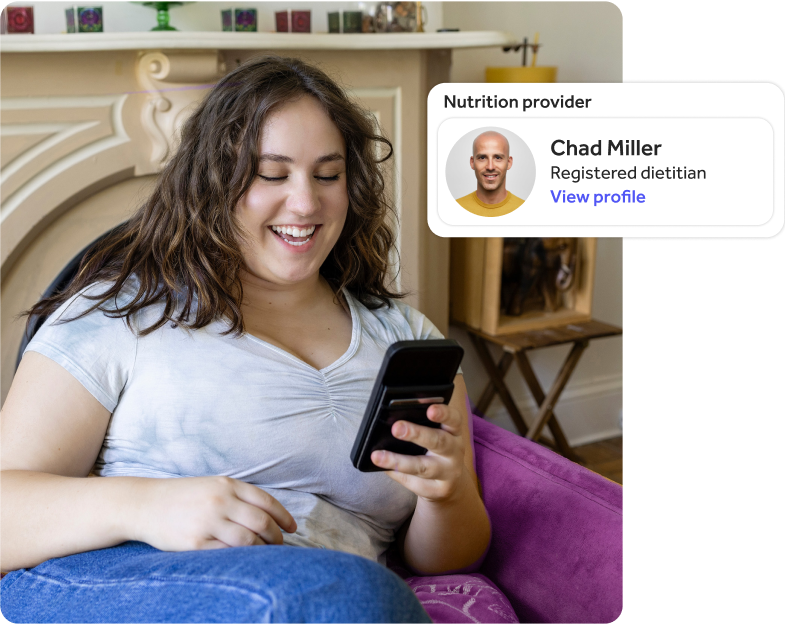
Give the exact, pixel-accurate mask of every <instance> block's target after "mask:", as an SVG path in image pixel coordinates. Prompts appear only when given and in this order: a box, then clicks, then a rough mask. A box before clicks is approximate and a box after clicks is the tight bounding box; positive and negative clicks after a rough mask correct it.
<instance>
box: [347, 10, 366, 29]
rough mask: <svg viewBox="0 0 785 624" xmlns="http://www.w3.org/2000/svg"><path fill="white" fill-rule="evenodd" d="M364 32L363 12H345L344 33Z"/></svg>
mask: <svg viewBox="0 0 785 624" xmlns="http://www.w3.org/2000/svg"><path fill="white" fill-rule="evenodd" d="M362 31H363V13H362V11H344V12H343V32H345V33H361V32H362Z"/></svg>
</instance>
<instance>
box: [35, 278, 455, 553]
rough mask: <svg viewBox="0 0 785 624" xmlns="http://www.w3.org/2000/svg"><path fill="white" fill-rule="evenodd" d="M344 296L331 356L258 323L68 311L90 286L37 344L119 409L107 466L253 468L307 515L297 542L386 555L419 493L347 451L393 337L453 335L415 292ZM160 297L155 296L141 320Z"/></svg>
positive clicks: (198, 471) (103, 457)
mask: <svg viewBox="0 0 785 624" xmlns="http://www.w3.org/2000/svg"><path fill="white" fill-rule="evenodd" d="M91 288H92V289H99V286H97V285H95V286H93V287H91ZM94 292H98V290H96V291H94ZM125 296H128V295H127V294H125V295H123V296H122V297H121V299H123V298H125ZM345 296H346V300H347V302H348V305H349V309H350V311H351V317H352V339H351V344H350V345H349V348H348V350H347V351H346V353H344V354H343V355H342V356H341V357H340V358H338V360H337V361H335V362H334V363H332V364H331V365H329V366H327V367H326V368H323V369H321V370H316V369H315V368H313V367H312V366H310V365H308V364H306V363H305V362H303V361H302V360H300V359H298V358H296V357H294V356H293V355H291V354H289V353H287V352H286V351H284V350H282V349H279V348H278V347H275V346H273V345H271V344H269V343H267V342H265V341H263V340H260V339H259V338H256V337H254V336H252V335H250V334H244V335H242V336H240V337H233V336H231V335H222V333H221V332H224V331H226V329H227V328H228V327H229V324H228V322H226V321H216V322H213V323H212V324H210V325H208V326H207V327H204V328H202V329H200V330H196V331H187V330H183V329H179V328H176V327H172V326H171V325H170V324H167V325H165V326H164V327H162V328H161V329H158V330H156V331H154V332H153V333H151V334H149V335H147V336H142V337H138V336H137V335H136V333H135V332H134V331H132V330H131V329H129V327H128V326H127V325H126V323H125V320H124V319H118V318H110V317H107V316H106V315H105V314H103V313H102V312H100V311H98V312H92V313H90V314H88V315H87V316H85V317H83V318H81V319H78V320H75V321H72V322H68V323H56V322H55V321H56V320H57V319H59V318H60V317H61V316H62V317H63V318H72V317H73V316H76V315H77V314H78V313H79V312H81V311H83V310H85V309H86V308H87V307H88V306H89V305H92V303H93V302H91V301H87V300H85V299H84V298H83V297H80V296H78V295H77V296H76V297H75V298H74V299H72V300H71V301H69V302H67V303H65V304H64V305H63V306H62V307H61V308H60V309H59V310H58V311H57V312H56V313H54V314H53V315H52V316H51V317H50V318H49V319H48V320H47V322H46V323H45V324H44V325H43V327H42V328H41V329H40V330H39V331H38V333H37V334H36V335H35V338H34V339H33V340H32V342H31V343H30V345H29V346H28V347H27V349H28V350H30V351H37V352H38V353H41V354H43V355H45V356H47V357H48V358H50V359H52V360H54V361H55V362H57V363H58V364H60V365H61V366H63V367H64V368H65V369H66V370H68V371H69V372H70V373H71V374H72V375H73V376H74V377H75V378H76V379H77V380H79V382H80V383H81V384H82V385H83V386H84V387H85V388H86V389H87V390H88V391H89V392H90V393H91V394H92V395H93V396H94V397H95V398H96V399H98V401H99V402H100V403H101V404H102V405H103V406H104V407H105V408H106V409H107V410H109V411H110V412H112V416H111V418H110V420H109V427H108V429H107V432H106V437H105V438H104V443H103V447H102V449H101V452H100V455H99V457H98V460H97V462H96V465H95V472H96V473H97V474H98V475H100V476H105V477H111V476H134V477H153V478H167V477H197V476H213V475H224V476H227V477H233V478H235V479H241V480H243V481H247V482H248V483H252V484H254V485H257V486H258V487H260V488H262V489H264V490H265V491H266V492H268V493H269V494H271V495H272V496H274V497H275V498H276V499H278V500H279V501H280V502H281V504H282V505H283V506H284V507H285V508H286V509H288V510H289V512H290V513H291V514H292V516H294V518H295V520H297V526H298V528H297V533H296V534H293V535H289V534H287V533H285V532H284V541H285V542H286V543H288V544H292V545H300V546H311V547H323V548H329V549H333V550H341V551H344V552H350V553H355V554H358V555H361V556H363V557H367V558H370V559H374V560H377V559H379V557H380V555H381V554H382V553H383V552H384V551H385V550H386V549H387V548H388V547H389V545H390V544H391V542H392V541H393V539H394V533H395V531H396V530H397V529H398V528H399V527H400V526H401V524H402V523H403V522H404V521H405V520H406V519H407V518H408V517H409V516H410V515H411V514H412V512H413V510H414V506H415V503H416V498H417V497H416V496H415V495H414V494H413V493H411V492H410V491H409V490H407V489H405V488H404V487H403V486H401V485H400V484H398V483H396V482H394V481H393V480H392V479H390V478H389V477H387V476H386V475H385V474H384V473H363V472H360V471H359V470H357V469H355V468H354V467H353V466H352V463H351V460H350V458H349V454H350V451H351V448H352V444H353V443H354V438H355V436H356V434H357V430H358V428H359V426H360V421H361V420H362V417H363V414H364V412H365V407H366V403H367V402H368V397H369V395H370V393H371V389H372V387H373V383H374V381H375V379H376V375H377V373H378V371H379V368H380V366H381V362H382V359H383V357H384V354H385V351H386V350H387V347H388V346H389V345H390V344H391V343H393V342H395V341H398V340H416V339H429V338H441V337H442V335H441V334H440V333H439V331H438V330H437V329H436V327H435V326H434V325H433V324H432V323H431V322H430V321H429V320H428V319H427V318H425V316H424V315H422V314H421V313H420V312H418V311H416V310H414V309H413V308H411V307H409V306H407V305H406V304H403V303H399V302H397V301H394V302H393V303H392V306H391V307H390V308H381V309H378V310H368V309H367V308H366V307H365V306H363V305H362V304H361V303H360V302H359V301H357V300H356V299H355V298H354V297H352V296H351V295H350V294H349V293H345ZM160 309H161V308H160V307H158V306H151V307H149V308H146V309H145V310H143V311H142V312H141V313H140V314H139V315H138V316H137V318H135V319H134V323H136V327H148V326H150V325H151V324H152V321H153V320H154V319H156V318H158V316H159V314H160Z"/></svg>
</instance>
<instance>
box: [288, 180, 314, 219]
mask: <svg viewBox="0 0 785 624" xmlns="http://www.w3.org/2000/svg"><path fill="white" fill-rule="evenodd" d="M286 207H287V209H288V210H289V211H290V212H292V213H294V214H296V215H300V216H308V215H312V214H314V213H316V212H318V211H319V207H320V202H319V194H318V193H317V189H316V188H315V183H314V182H313V181H311V180H297V181H295V182H294V184H293V186H292V191H291V193H290V194H289V197H288V198H287V200H286Z"/></svg>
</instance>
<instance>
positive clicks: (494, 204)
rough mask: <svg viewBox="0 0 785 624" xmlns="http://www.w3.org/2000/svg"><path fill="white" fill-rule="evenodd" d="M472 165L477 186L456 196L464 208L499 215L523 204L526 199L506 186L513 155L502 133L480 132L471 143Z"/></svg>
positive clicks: (488, 214) (490, 215) (488, 215)
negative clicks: (467, 192) (465, 193)
mask: <svg viewBox="0 0 785 624" xmlns="http://www.w3.org/2000/svg"><path fill="white" fill-rule="evenodd" d="M469 165H470V166H471V168H472V170H473V171H474V176H475V177H476V178H477V190H475V191H473V192H471V193H469V194H468V195H466V196H465V197H461V198H460V199H458V200H457V201H458V204H459V205H460V206H461V207H462V208H464V209H466V210H468V211H469V212H471V213H474V214H476V215H479V216H481V217H500V216H502V215H506V214H509V213H511V212H512V211H513V210H515V209H517V208H520V207H521V205H522V204H523V201H524V200H523V199H521V198H520V197H516V196H515V195H513V194H512V193H511V192H510V191H508V190H507V171H509V169H510V168H511V167H512V155H511V154H510V142H509V141H508V140H507V138H506V137H505V136H504V135H503V134H502V133H500V132H496V131H494V130H489V131H486V132H483V133H482V134H479V135H478V136H477V137H476V138H475V139H474V142H473V143H472V155H471V157H470V158H469Z"/></svg>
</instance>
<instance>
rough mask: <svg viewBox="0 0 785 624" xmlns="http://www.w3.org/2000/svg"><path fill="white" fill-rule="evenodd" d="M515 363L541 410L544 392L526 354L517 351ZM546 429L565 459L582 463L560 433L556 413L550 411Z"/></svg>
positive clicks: (560, 429) (561, 432) (562, 432)
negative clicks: (549, 431)
mask: <svg viewBox="0 0 785 624" xmlns="http://www.w3.org/2000/svg"><path fill="white" fill-rule="evenodd" d="M515 361H516V363H517V364H518V368H519V369H520V371H521V375H522V376H523V379H524V381H525V382H526V385H527V386H529V390H530V391H531V393H532V396H533V397H534V400H535V401H536V402H537V405H538V406H539V407H540V408H542V405H543V403H544V402H545V392H544V391H543V389H542V386H541V385H540V381H539V380H538V379H537V375H535V374H534V369H533V368H532V365H531V362H529V358H528V357H527V356H526V352H525V351H518V352H517V353H516V354H515ZM548 428H549V429H550V430H551V433H552V434H553V439H554V441H555V443H556V448H557V450H558V451H559V452H560V453H561V454H562V455H564V457H566V458H567V459H570V460H572V461H574V462H576V463H583V460H581V458H580V457H579V456H578V455H577V454H576V453H575V451H573V450H572V447H571V446H570V443H569V442H568V441H567V437H566V436H565V435H564V431H562V428H561V425H559V421H558V420H557V417H556V413H555V412H554V411H553V410H551V417H550V418H549V419H548Z"/></svg>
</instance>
